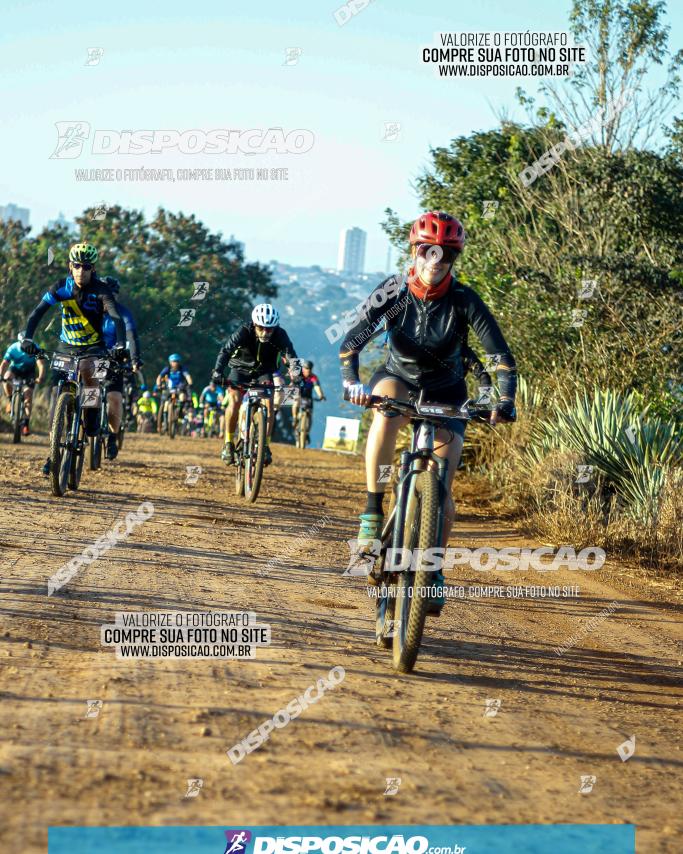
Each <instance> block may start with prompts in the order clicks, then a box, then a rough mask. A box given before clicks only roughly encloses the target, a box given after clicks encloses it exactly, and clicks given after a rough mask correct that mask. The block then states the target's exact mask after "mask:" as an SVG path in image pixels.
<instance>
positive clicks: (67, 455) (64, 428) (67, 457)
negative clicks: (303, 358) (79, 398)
mask: <svg viewBox="0 0 683 854" xmlns="http://www.w3.org/2000/svg"><path fill="white" fill-rule="evenodd" d="M74 408H75V400H74V396H73V394H71V393H69V392H64V393H63V394H60V396H59V399H58V400H57V405H56V406H55V414H54V417H53V419H52V429H51V430H50V487H51V489H52V494H53V495H56V496H58V497H61V496H62V495H64V493H65V492H66V489H67V485H68V479H69V472H70V470H71V456H72V455H71V450H70V449H69V433H70V432H71V422H72V421H73V416H74Z"/></svg>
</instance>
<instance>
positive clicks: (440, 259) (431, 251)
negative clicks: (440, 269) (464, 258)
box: [416, 243, 459, 266]
mask: <svg viewBox="0 0 683 854" xmlns="http://www.w3.org/2000/svg"><path fill="white" fill-rule="evenodd" d="M416 254H417V257H418V258H424V259H425V260H426V261H429V262H430V263H432V264H448V265H449V266H450V265H451V264H452V263H453V262H454V261H455V259H456V258H457V257H458V254H459V253H458V250H457V249H455V248H454V247H453V246H438V245H435V244H433V243H420V244H419V245H418V247H417V253H416Z"/></svg>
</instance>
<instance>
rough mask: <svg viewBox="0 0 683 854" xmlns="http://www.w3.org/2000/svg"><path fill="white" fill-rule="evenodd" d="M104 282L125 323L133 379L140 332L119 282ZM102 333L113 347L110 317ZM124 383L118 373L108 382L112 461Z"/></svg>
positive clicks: (138, 361) (109, 278)
mask: <svg viewBox="0 0 683 854" xmlns="http://www.w3.org/2000/svg"><path fill="white" fill-rule="evenodd" d="M103 281H105V282H106V283H107V284H108V285H109V288H110V289H111V292H112V294H113V295H114V299H115V300H116V307H117V309H118V312H119V314H120V315H121V317H122V318H123V322H124V325H125V327H126V347H127V348H128V352H129V353H130V358H131V363H132V365H131V367H132V369H133V372H134V373H133V377H135V372H137V371H138V370H139V368H140V367H141V366H142V359H141V358H140V339H139V338H138V330H137V327H136V325H135V320H134V318H133V315H132V314H131V312H130V309H128V308H126V306H125V305H123V304H122V303H121V302H120V301H119V298H118V293H119V291H120V289H121V286H120V284H119V280H118V279H115V278H114V277H113V276H106V277H105V278H104V280H103ZM102 333H103V335H104V343H105V345H106V346H107V348H111V347H113V346H114V343H115V341H116V326H115V324H114V321H113V320H112V319H111V318H110V317H109V316H107V317H105V319H104V323H103V325H102ZM123 382H124V376H123V373H117V374H116V375H115V376H114V377H112V378H111V379H110V380H108V382H107V417H108V419H109V436H108V439H107V458H108V459H110V460H113V459H115V458H116V456H117V454H118V445H117V442H116V435H117V433H118V432H119V427H120V426H121V418H122V416H123ZM136 397H137V396H136V395H134V399H136Z"/></svg>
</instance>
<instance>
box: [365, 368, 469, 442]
mask: <svg viewBox="0 0 683 854" xmlns="http://www.w3.org/2000/svg"><path fill="white" fill-rule="evenodd" d="M384 379H391V380H398V381H399V382H402V383H403V385H404V386H405V387H406V388H407V389H408V391H410V392H412V393H413V394H415V395H419V394H420V392H421V391H422V390H423V389H424V399H423V402H424V403H443V404H447V405H448V406H458V407H459V406H462V405H463V403H465V401H466V400H467V386H466V385H465V381H464V380H457V381H456V382H453V383H451V384H449V385H448V386H444V385H443V384H441V383H439V384H438V385H432V384H431V383H430V382H429V380H425V381H423V382H422V383H421V384H420V385H419V386H417V385H414V384H413V383H409V382H407V381H406V380H404V379H403V377H399V376H397V375H396V374H392V373H391V371H388V370H387V369H386V368H385V367H384V366H382V367H381V368H378V369H377V370H376V371H375V373H374V374H373V375H372V377H371V379H370V382H369V383H368V385H369V386H370V388H371V389H374V388H375V386H376V385H377V383H378V382H379V381H380V380H384ZM398 414H399V413H398V412H383V413H382V415H384V417H385V418H395V417H396V416H398ZM443 423H444V427H445V428H446V429H447V430H451V431H452V432H453V433H456V434H457V435H458V436H461V437H464V435H465V427H466V426H467V422H466V421H464V420H462V419H460V418H449V419H447V420H446V421H444V422H443Z"/></svg>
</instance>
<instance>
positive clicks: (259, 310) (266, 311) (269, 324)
mask: <svg viewBox="0 0 683 854" xmlns="http://www.w3.org/2000/svg"><path fill="white" fill-rule="evenodd" d="M251 319H252V322H253V323H254V325H256V326H264V327H265V328H266V329H274V328H275V327H276V326H279V325H280V312H279V311H278V310H277V309H276V308H275V306H274V305H271V304H270V303H269V302H262V303H259V304H258V305H257V306H254V310H253V311H252V313H251Z"/></svg>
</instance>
